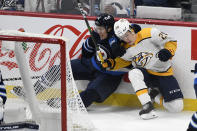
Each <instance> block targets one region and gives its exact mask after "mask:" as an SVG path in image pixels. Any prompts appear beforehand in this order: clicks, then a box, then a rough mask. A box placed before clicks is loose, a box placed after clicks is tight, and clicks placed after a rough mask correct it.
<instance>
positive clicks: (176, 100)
mask: <svg viewBox="0 0 197 131" xmlns="http://www.w3.org/2000/svg"><path fill="white" fill-rule="evenodd" d="M130 25H131V24H130V23H129V22H128V21H127V20H126V19H120V20H119V21H117V22H116V23H115V25H114V31H115V34H116V35H117V36H118V37H119V38H120V39H122V40H123V41H125V42H126V43H127V44H126V45H125V48H128V49H127V51H126V53H125V54H124V55H123V56H122V57H121V58H120V57H117V58H116V59H108V60H106V61H105V63H104V64H103V67H104V68H107V69H110V70H117V69H120V68H123V67H126V66H127V64H128V63H126V62H125V61H130V62H131V63H132V64H133V66H134V68H132V69H131V70H130V71H129V73H128V74H129V75H128V77H129V80H130V81H131V84H132V86H133V88H134V90H135V92H136V95H137V96H138V98H139V100H140V102H141V104H142V106H143V108H142V110H141V111H140V112H139V115H140V116H141V117H142V118H143V119H151V118H155V117H157V115H156V113H155V111H154V107H153V103H152V101H153V100H154V101H155V102H156V103H158V104H160V105H163V106H164V108H166V109H167V110H168V111H170V112H180V111H182V109H183V94H182V92H181V89H180V87H179V85H178V82H177V80H176V79H175V78H174V76H173V70H172V67H171V59H172V57H173V56H174V55H175V51H176V48H177V41H176V40H173V39H171V38H170V37H168V35H167V34H165V33H163V32H160V31H159V30H158V29H156V28H144V29H142V30H141V31H140V32H138V33H135V32H134V31H133V29H132V27H131V26H130ZM148 89H150V91H149V90H148Z"/></svg>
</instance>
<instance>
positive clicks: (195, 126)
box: [187, 112, 197, 131]
mask: <svg viewBox="0 0 197 131" xmlns="http://www.w3.org/2000/svg"><path fill="white" fill-rule="evenodd" d="M187 131H197V112H195V113H194V114H193V115H192V119H191V121H190V123H189V127H188V129H187Z"/></svg>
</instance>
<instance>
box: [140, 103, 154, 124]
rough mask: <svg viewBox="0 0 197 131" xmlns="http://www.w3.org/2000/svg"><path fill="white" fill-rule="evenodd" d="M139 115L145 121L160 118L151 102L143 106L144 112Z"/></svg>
mask: <svg viewBox="0 0 197 131" xmlns="http://www.w3.org/2000/svg"><path fill="white" fill-rule="evenodd" d="M139 115H140V117H141V118H142V119H144V120H148V119H153V118H156V117H158V116H157V115H156V113H155V111H154V106H153V103H152V102H151V101H150V102H148V103H146V104H144V105H143V106H142V110H141V111H140V112H139Z"/></svg>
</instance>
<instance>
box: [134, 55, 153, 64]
mask: <svg viewBox="0 0 197 131" xmlns="http://www.w3.org/2000/svg"><path fill="white" fill-rule="evenodd" d="M152 57H153V54H152V53H148V52H140V53H139V54H137V55H136V56H134V57H133V62H134V64H135V66H137V67H144V66H146V65H147V64H148V63H149V61H150V59H151V58H152Z"/></svg>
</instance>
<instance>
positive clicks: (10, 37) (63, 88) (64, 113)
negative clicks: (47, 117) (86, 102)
mask: <svg viewBox="0 0 197 131" xmlns="http://www.w3.org/2000/svg"><path fill="white" fill-rule="evenodd" d="M6 32H7V31H6ZM8 32H10V31H8ZM11 32H16V31H11ZM17 34H19V35H20V34H21V36H17V35H14V34H13V35H6V33H5V35H0V40H5V41H18V42H40V43H43V42H44V43H49V44H50V43H51V44H59V45H60V61H61V63H60V65H61V123H62V131H67V110H66V109H67V103H66V41H67V39H65V38H63V37H59V38H58V37H55V36H54V37H53V38H52V36H50V37H49V36H48V35H43V34H42V35H43V36H45V37H46V38H43V37H34V36H33V37H30V36H22V34H23V33H20V32H17ZM26 34H28V33H26ZM29 35H31V34H29ZM38 36H39V34H38ZM47 37H48V38H47Z"/></svg>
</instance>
